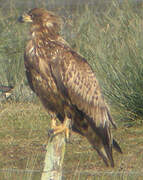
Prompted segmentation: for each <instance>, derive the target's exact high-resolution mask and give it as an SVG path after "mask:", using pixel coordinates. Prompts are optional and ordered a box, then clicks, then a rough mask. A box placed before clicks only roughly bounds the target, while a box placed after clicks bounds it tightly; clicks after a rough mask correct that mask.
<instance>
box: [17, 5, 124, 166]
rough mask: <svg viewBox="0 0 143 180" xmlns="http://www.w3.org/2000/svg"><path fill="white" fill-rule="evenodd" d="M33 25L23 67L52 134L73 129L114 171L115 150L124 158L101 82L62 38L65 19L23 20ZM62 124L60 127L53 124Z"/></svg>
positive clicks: (31, 15) (38, 14)
mask: <svg viewBox="0 0 143 180" xmlns="http://www.w3.org/2000/svg"><path fill="white" fill-rule="evenodd" d="M20 21H21V22H30V23H31V29H30V34H31V39H30V40H29V42H28V44H27V46H26V50H25V67H26V75H27V78H28V82H29V85H30V87H31V89H32V90H33V91H34V92H35V93H36V94H37V96H39V98H40V99H41V101H42V103H43V105H44V106H45V108H46V109H47V110H48V111H49V112H50V114H51V116H52V120H53V130H52V132H53V134H58V133H60V132H62V131H65V133H66V136H67V137H68V133H69V129H68V127H67V122H70V124H71V126H72V129H73V130H74V131H76V132H78V133H80V134H81V135H83V136H85V137H86V138H87V139H88V141H89V142H90V143H91V144H92V146H93V148H94V149H96V151H97V152H98V154H99V155H100V156H101V157H102V159H103V161H104V162H105V164H106V165H108V160H109V161H110V164H111V166H114V161H113V157H112V147H113V148H115V149H116V150H117V151H118V152H120V153H121V152H122V151H121V149H120V147H119V145H118V143H117V142H116V141H115V140H114V139H113V138H112V134H111V131H110V124H112V125H113V127H116V126H115V123H114V122H113V120H112V118H111V116H110V112H109V110H108V107H107V105H106V103H105V101H104V99H103V96H102V94H101V90H100V87H99V84H98V81H97V79H96V77H95V74H94V72H93V70H92V69H91V67H90V65H89V64H88V62H87V61H86V60H85V59H84V58H83V57H82V56H80V55H79V54H78V53H76V52H75V51H73V50H72V49H71V48H70V46H69V45H68V43H67V42H66V41H65V40H64V39H63V38H62V37H61V36H60V29H61V24H62V21H61V19H60V18H59V17H58V16H56V15H55V14H53V13H52V12H49V11H47V10H45V9H40V8H35V9H32V10H31V11H29V12H28V13H27V14H24V15H23V16H22V17H21V18H20ZM56 119H59V120H60V121H61V122H62V125H61V126H56V125H55V122H54V120H56Z"/></svg>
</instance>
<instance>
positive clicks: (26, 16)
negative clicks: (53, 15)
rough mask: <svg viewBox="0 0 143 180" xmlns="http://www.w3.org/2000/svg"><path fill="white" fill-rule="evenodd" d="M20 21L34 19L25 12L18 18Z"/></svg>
mask: <svg viewBox="0 0 143 180" xmlns="http://www.w3.org/2000/svg"><path fill="white" fill-rule="evenodd" d="M18 22H20V23H24V22H33V21H32V19H31V16H30V15H28V14H26V13H24V14H23V15H22V16H20V17H19V18H18Z"/></svg>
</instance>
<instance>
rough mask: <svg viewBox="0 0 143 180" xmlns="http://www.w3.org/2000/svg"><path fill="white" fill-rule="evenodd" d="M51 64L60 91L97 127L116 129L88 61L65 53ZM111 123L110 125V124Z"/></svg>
mask: <svg viewBox="0 0 143 180" xmlns="http://www.w3.org/2000/svg"><path fill="white" fill-rule="evenodd" d="M63 56H64V57H60V56H59V57H58V58H56V59H54V60H53V61H52V63H51V69H52V72H53V76H54V78H55V80H56V83H57V85H58V88H59V90H61V91H62V93H63V94H64V95H65V96H66V97H68V98H69V99H70V101H71V103H72V104H73V105H75V106H76V107H77V108H78V109H79V110H81V111H82V112H83V113H85V115H87V116H88V117H89V118H90V119H91V121H92V124H94V126H95V127H103V128H104V126H105V125H107V126H108V125H109V124H110V123H111V124H112V125H113V126H114V127H116V125H115V123H114V122H113V121H112V118H111V116H110V114H109V110H108V108H107V106H106V104H105V102H104V100H103V97H102V94H101V90H100V87H99V84H98V82H97V79H96V77H95V74H94V72H93V70H92V69H91V67H90V66H89V64H88V63H87V61H86V60H85V59H84V58H83V57H81V56H80V55H78V54H77V53H75V52H74V51H70V52H65V54H64V55H63ZM109 122H110V123H109Z"/></svg>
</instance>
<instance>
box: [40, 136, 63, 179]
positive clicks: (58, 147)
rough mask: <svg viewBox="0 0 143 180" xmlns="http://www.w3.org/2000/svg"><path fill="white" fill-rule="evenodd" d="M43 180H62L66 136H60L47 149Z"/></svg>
mask: <svg viewBox="0 0 143 180" xmlns="http://www.w3.org/2000/svg"><path fill="white" fill-rule="evenodd" d="M46 150H47V152H46V155H45V161H44V169H43V173H42V177H41V180H62V165H63V160H64V154H65V136H64V134H63V133H62V134H58V135H57V136H56V137H54V139H53V140H52V141H51V142H50V141H49V142H48V144H47V147H46Z"/></svg>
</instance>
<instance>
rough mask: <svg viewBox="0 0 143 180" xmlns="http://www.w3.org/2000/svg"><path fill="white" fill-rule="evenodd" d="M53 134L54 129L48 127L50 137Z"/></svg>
mask: <svg viewBox="0 0 143 180" xmlns="http://www.w3.org/2000/svg"><path fill="white" fill-rule="evenodd" d="M53 134H54V129H49V130H48V136H49V137H50V138H51V137H52V136H53Z"/></svg>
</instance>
